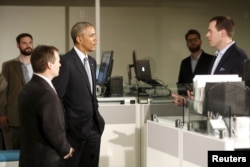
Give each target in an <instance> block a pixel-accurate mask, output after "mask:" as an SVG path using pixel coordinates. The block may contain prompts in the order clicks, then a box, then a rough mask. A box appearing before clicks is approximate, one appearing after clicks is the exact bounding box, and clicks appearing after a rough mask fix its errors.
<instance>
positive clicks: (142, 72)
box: [135, 60, 151, 81]
mask: <svg viewBox="0 0 250 167" xmlns="http://www.w3.org/2000/svg"><path fill="white" fill-rule="evenodd" d="M135 71H136V75H137V76H136V77H137V79H138V80H139V81H140V80H149V79H151V69H150V62H149V60H137V61H136V67H135Z"/></svg>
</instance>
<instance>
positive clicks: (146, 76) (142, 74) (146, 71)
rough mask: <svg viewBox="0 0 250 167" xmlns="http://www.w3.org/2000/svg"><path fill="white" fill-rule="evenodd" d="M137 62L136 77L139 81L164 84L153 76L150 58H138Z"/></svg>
mask: <svg viewBox="0 0 250 167" xmlns="http://www.w3.org/2000/svg"><path fill="white" fill-rule="evenodd" d="M135 64H136V65H135V71H136V78H137V80H138V81H142V82H145V83H147V84H148V85H151V86H163V85H162V83H160V82H158V81H157V80H155V79H153V78H152V76H151V69H150V62H149V60H136V63H135Z"/></svg>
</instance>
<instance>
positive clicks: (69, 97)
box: [53, 22, 105, 167]
mask: <svg viewBox="0 0 250 167" xmlns="http://www.w3.org/2000/svg"><path fill="white" fill-rule="evenodd" d="M71 37H72V40H73V42H74V48H72V50H71V51H69V52H68V53H66V54H65V55H64V56H62V58H61V64H62V67H61V69H60V74H59V76H58V77H57V78H55V79H54V80H53V83H54V86H55V88H56V90H57V92H58V96H59V97H60V99H61V100H62V103H63V105H64V109H65V113H66V116H67V121H68V125H69V128H68V131H67V132H68V133H67V134H68V135H67V136H68V139H69V141H70V143H71V145H72V146H73V147H74V149H75V152H74V156H73V157H72V158H71V159H69V160H67V162H66V163H67V166H68V167H83V166H86V167H98V164H99V155H100V143H101V135H102V133H103V130H104V124H105V123H104V120H103V118H102V116H101V115H100V113H99V111H98V101H97V97H96V75H95V74H96V61H95V59H94V58H92V57H91V56H89V55H88V53H89V52H92V51H94V50H95V49H96V42H97V38H96V32H95V28H94V26H93V25H91V24H90V23H88V22H78V23H76V24H75V25H74V26H73V27H72V29H71ZM88 62H89V64H88ZM88 74H90V75H88Z"/></svg>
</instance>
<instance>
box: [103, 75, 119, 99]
mask: <svg viewBox="0 0 250 167" xmlns="http://www.w3.org/2000/svg"><path fill="white" fill-rule="evenodd" d="M104 96H105V97H122V96H123V77H122V76H115V77H111V78H110V80H109V82H108V84H107V89H106V92H105V95H104Z"/></svg>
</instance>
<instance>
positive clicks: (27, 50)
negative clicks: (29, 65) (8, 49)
mask: <svg viewBox="0 0 250 167" xmlns="http://www.w3.org/2000/svg"><path fill="white" fill-rule="evenodd" d="M32 51H33V49H32V48H30V47H29V48H25V49H20V53H21V54H22V55H24V56H30V55H31V54H32Z"/></svg>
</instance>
